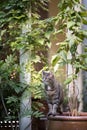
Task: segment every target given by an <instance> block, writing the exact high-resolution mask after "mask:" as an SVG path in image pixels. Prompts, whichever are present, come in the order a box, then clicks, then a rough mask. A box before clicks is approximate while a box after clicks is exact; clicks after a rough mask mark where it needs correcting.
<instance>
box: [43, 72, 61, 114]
mask: <svg viewBox="0 0 87 130" xmlns="http://www.w3.org/2000/svg"><path fill="white" fill-rule="evenodd" d="M42 80H43V83H44V87H45V93H46V100H47V103H48V107H49V112H48V116H49V115H53V116H55V115H56V114H57V112H58V113H60V114H62V110H61V106H62V103H63V91H62V88H61V86H60V84H58V82H57V81H56V79H55V77H54V75H53V74H52V73H51V72H48V71H43V72H42Z"/></svg>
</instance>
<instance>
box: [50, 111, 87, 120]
mask: <svg viewBox="0 0 87 130" xmlns="http://www.w3.org/2000/svg"><path fill="white" fill-rule="evenodd" d="M48 120H53V121H87V112H80V113H79V115H78V116H71V115H70V113H69V112H67V113H63V115H57V116H50V117H48Z"/></svg>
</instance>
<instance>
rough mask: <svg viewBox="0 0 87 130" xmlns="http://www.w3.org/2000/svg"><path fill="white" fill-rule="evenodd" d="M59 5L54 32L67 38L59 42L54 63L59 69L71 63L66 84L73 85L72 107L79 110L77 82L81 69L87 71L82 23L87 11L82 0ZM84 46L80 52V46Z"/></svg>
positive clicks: (85, 31) (86, 21) (84, 32)
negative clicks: (70, 70)
mask: <svg viewBox="0 0 87 130" xmlns="http://www.w3.org/2000/svg"><path fill="white" fill-rule="evenodd" d="M58 7H59V8H60V12H59V13H58V14H57V16H56V17H54V18H53V21H54V24H55V29H54V30H55V31H54V34H53V35H55V34H57V35H58V34H59V33H62V34H63V33H64V35H65V40H64V41H62V42H60V43H57V45H58V50H57V53H56V55H54V56H53V59H52V65H53V66H54V70H55V71H57V69H58V67H59V66H65V65H70V66H71V69H72V72H71V74H70V75H68V77H67V79H66V81H65V84H66V85H70V84H72V85H71V87H72V88H71V89H72V95H70V96H71V97H70V100H69V101H70V102H71V103H70V105H71V106H70V109H71V111H72V115H73V111H74V110H75V109H76V111H77V106H78V105H77V96H78V92H77V91H78V88H77V86H76V84H75V82H76V79H77V78H78V74H79V72H80V70H85V71H87V47H86V45H85V44H83V40H84V38H86V37H87V30H83V28H82V25H83V24H87V19H86V16H87V11H86V9H85V7H84V6H83V5H82V3H81V1H80V0H72V2H71V1H70V0H67V1H66V0H61V2H59V5H58ZM79 47H81V48H82V53H79V51H78V48H79Z"/></svg>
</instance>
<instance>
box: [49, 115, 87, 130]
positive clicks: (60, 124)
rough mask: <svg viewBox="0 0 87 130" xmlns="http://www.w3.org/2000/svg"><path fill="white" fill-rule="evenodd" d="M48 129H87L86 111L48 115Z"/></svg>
mask: <svg viewBox="0 0 87 130" xmlns="http://www.w3.org/2000/svg"><path fill="white" fill-rule="evenodd" d="M48 130H87V113H84V112H82V113H80V115H79V116H69V115H68V114H67V115H63V116H55V117H49V118H48Z"/></svg>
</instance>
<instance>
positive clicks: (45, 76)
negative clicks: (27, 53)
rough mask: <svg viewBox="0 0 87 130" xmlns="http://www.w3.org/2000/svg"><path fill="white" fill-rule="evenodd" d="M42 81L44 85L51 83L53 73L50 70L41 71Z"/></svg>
mask: <svg viewBox="0 0 87 130" xmlns="http://www.w3.org/2000/svg"><path fill="white" fill-rule="evenodd" d="M42 81H43V83H44V84H46V85H53V81H54V75H53V74H52V72H50V71H42Z"/></svg>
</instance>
